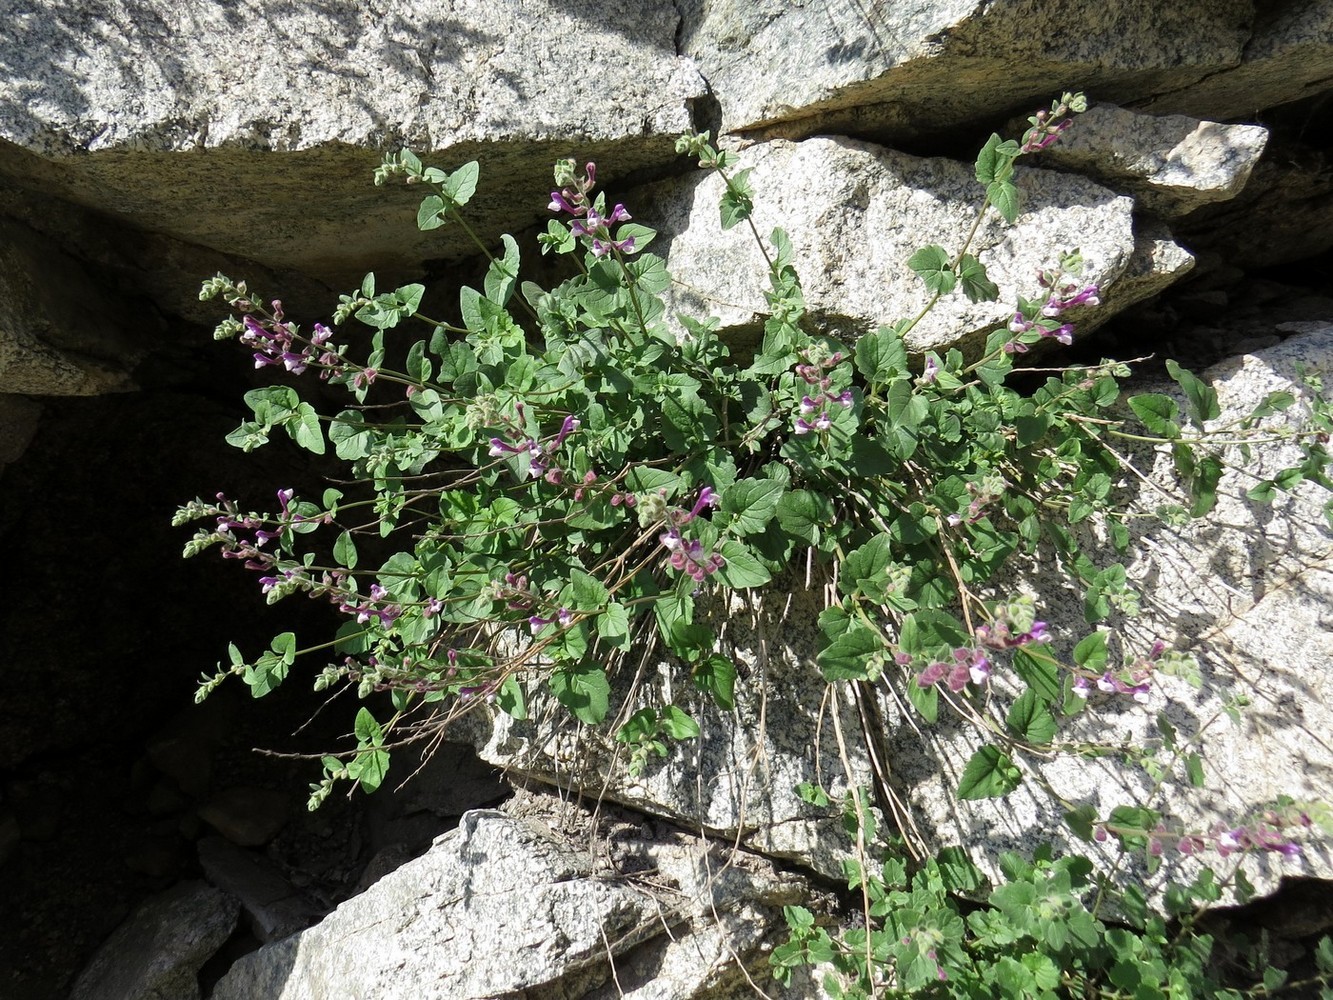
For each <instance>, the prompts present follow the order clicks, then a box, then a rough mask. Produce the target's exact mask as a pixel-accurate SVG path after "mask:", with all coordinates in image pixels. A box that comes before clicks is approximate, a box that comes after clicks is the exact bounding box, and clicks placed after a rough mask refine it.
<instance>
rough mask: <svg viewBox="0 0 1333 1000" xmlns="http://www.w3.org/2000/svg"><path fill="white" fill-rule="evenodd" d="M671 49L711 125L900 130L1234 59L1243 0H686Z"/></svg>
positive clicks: (1132, 94)
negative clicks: (701, 85) (711, 107)
mask: <svg viewBox="0 0 1333 1000" xmlns="http://www.w3.org/2000/svg"><path fill="white" fill-rule="evenodd" d="M685 11H686V16H685V21H684V25H683V30H682V38H683V41H684V45H683V51H684V52H685V53H686V54H687V55H690V56H693V57H694V58H695V59H696V60H697V61H698V63H699V66H700V69H701V71H702V72H703V74H704V76H705V77H706V78H707V79H708V82H709V85H710V87H711V88H712V91H713V93H714V95H716V97H717V99H718V101H719V104H720V117H721V127H722V128H723V129H725V130H731V131H759V132H763V133H767V134H773V133H775V132H777V133H780V134H782V135H784V136H786V137H789V138H799V137H804V136H809V135H814V134H816V133H821V132H847V133H855V134H859V135H867V134H869V135H874V136H876V137H881V138H890V139H902V138H904V137H908V136H913V135H920V134H922V133H929V132H938V131H941V130H945V129H949V128H952V127H956V126H958V125H959V124H961V123H966V122H973V121H976V120H979V119H986V118H988V117H993V116H995V115H997V114H1005V113H1008V112H1012V111H1014V110H1016V109H1019V108H1023V107H1025V106H1026V105H1028V104H1031V106H1032V107H1034V108H1035V107H1040V106H1042V105H1043V104H1046V103H1048V102H1049V101H1050V99H1051V96H1052V95H1054V94H1058V93H1060V91H1061V90H1063V89H1066V88H1068V87H1069V86H1070V81H1072V80H1077V81H1078V82H1079V86H1080V87H1081V88H1082V89H1084V90H1086V91H1088V92H1089V93H1092V94H1095V95H1097V97H1098V98H1099V99H1103V100H1110V101H1114V102H1116V103H1125V102H1126V101H1131V100H1135V99H1142V98H1147V97H1150V96H1152V95H1154V94H1158V93H1162V92H1165V91H1177V90H1183V89H1185V88H1188V87H1189V86H1191V85H1193V84H1195V83H1197V82H1198V81H1200V80H1202V79H1203V78H1205V77H1207V76H1209V75H1211V74H1213V73H1217V72H1220V71H1222V70H1226V69H1230V68H1232V67H1234V66H1236V65H1238V64H1239V63H1240V61H1241V56H1242V47H1243V45H1244V43H1245V40H1246V38H1247V37H1248V29H1249V22H1250V19H1251V15H1252V5H1251V3H1250V2H1249V0H1222V2H1220V3H1219V2H1216V0H1187V2H1182V3H1176V4H1162V3H1157V2H1155V0H1125V2H1120V3H1114V4H1106V3H1100V2H1096V0H1058V2H1054V3H1040V4H1036V3H1027V2H1023V0H998V2H990V3H978V2H976V0H931V2H928V3H913V4H898V3H866V2H864V0H828V2H826V3H818V4H794V3H788V2H786V0H758V2H755V0H711V2H704V0H691V2H690V3H689V4H687V5H686V7H685Z"/></svg>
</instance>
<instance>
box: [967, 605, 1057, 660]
mask: <svg viewBox="0 0 1333 1000" xmlns="http://www.w3.org/2000/svg"><path fill="white" fill-rule="evenodd" d="M973 635H974V637H975V638H976V640H977V642H978V643H980V644H981V645H982V646H986V647H988V648H990V649H1013V648H1015V647H1017V646H1028V645H1031V644H1033V643H1038V642H1050V641H1051V636H1050V633H1049V632H1047V631H1046V623H1045V622H1042V621H1037V620H1036V610H1035V607H1034V605H1033V601H1032V598H1031V597H1028V596H1026V595H1024V596H1023V597H1017V598H1014V599H1013V600H1012V601H1010V602H1009V603H1008V604H1002V605H1000V606H999V607H997V608H996V609H995V618H994V619H993V620H992V621H991V623H990V624H989V625H978V626H977V627H976V629H974V630H973Z"/></svg>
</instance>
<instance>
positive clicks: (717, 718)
mask: <svg viewBox="0 0 1333 1000" xmlns="http://www.w3.org/2000/svg"><path fill="white" fill-rule="evenodd" d="M821 597H822V595H820V594H818V593H816V592H814V591H810V590H805V589H803V588H801V587H800V586H799V584H795V585H793V586H792V588H791V591H790V592H786V590H785V588H783V587H782V586H775V587H773V588H772V590H771V591H767V592H765V593H764V594H762V595H755V596H753V598H752V600H751V601H750V602H749V603H742V602H741V601H740V600H737V601H736V602H735V604H734V605H733V606H732V607H731V608H729V609H727V610H726V611H722V610H721V609H717V611H716V613H714V614H713V615H710V620H712V621H720V620H725V622H726V625H725V627H724V630H723V636H722V640H721V648H722V649H723V650H724V651H725V652H727V653H729V654H730V655H732V656H733V657H734V659H735V660H736V662H737V663H738V664H739V666H740V667H741V669H742V670H743V671H745V672H746V673H747V675H748V676H747V678H746V680H745V681H744V682H743V683H741V682H738V683H737V685H736V696H735V700H736V708H735V711H734V712H730V713H727V712H720V711H718V710H717V709H716V708H715V707H713V706H712V705H711V703H710V702H709V700H708V699H707V698H706V697H705V696H703V695H702V694H700V692H698V691H696V690H693V688H692V687H691V686H689V685H688V684H687V685H683V686H682V685H681V683H680V676H679V671H680V668H679V667H678V666H677V665H675V664H672V663H666V662H662V663H658V664H657V665H656V667H655V668H654V670H653V672H652V674H651V675H650V676H649V677H648V678H647V679H646V680H645V682H644V683H643V684H642V685H641V687H640V694H639V697H638V698H636V699H634V700H632V701H630V702H626V703H625V704H624V705H623V707H622V708H621V709H620V716H622V717H624V718H628V717H629V715H630V714H631V713H632V712H634V711H637V710H638V709H639V708H641V707H643V705H642V704H641V703H640V702H641V701H643V702H647V703H654V702H656V701H657V700H658V699H661V700H662V701H668V700H671V699H672V698H673V697H674V699H675V702H676V703H677V704H679V705H680V706H681V707H682V708H684V709H685V710H686V711H687V712H689V713H690V715H691V716H693V717H694V718H695V719H696V720H698V722H699V724H700V726H701V727H702V729H703V732H702V735H701V737H700V738H699V739H698V740H690V741H686V742H684V743H682V744H680V745H679V746H678V747H677V749H676V750H675V751H674V752H673V753H672V755H671V756H670V757H669V758H668V759H667V760H665V761H662V762H653V763H650V764H649V766H648V767H647V769H646V770H645V771H644V773H643V774H642V775H639V776H638V777H633V776H631V775H629V774H628V772H627V760H626V755H625V749H624V745H623V744H620V743H617V742H616V741H615V740H614V738H613V734H614V729H615V727H614V726H611V727H608V729H607V731H604V730H603V728H600V727H599V728H589V727H586V726H573V725H571V724H569V721H568V717H567V716H566V715H565V714H564V713H563V712H562V711H560V709H559V706H557V705H555V704H554V702H553V700H552V699H551V697H550V695H549V694H548V693H547V692H545V691H544V690H543V691H537V692H533V693H532V694H531V695H530V696H529V714H530V719H529V720H528V721H524V722H516V721H515V720H513V719H511V718H510V717H509V716H507V715H504V714H502V713H498V712H497V713H495V715H494V717H493V719H490V720H488V719H484V718H483V717H481V716H477V717H475V718H469V719H467V720H466V724H468V725H470V726H472V727H474V732H475V734H476V739H477V741H478V744H479V746H478V752H479V753H480V755H481V757H482V758H483V759H485V760H489V761H491V762H492V763H494V764H495V765H497V766H501V767H503V768H504V769H505V770H506V771H508V772H509V773H511V774H515V775H524V776H527V777H530V778H534V779H537V780H541V781H545V782H552V783H555V784H558V785H560V786H562V787H566V788H576V789H579V790H580V791H583V792H585V793H588V794H594V795H598V796H605V797H607V798H609V799H611V800H613V801H616V802H620V803H623V804H625V805H627V806H630V807H631V808H634V809H637V810H639V811H641V812H646V813H649V814H651V815H656V816H666V817H670V818H672V819H674V820H676V821H677V822H680V823H681V824H683V825H685V826H687V827H690V828H699V829H703V830H706V831H709V832H711V833H714V834H717V835H719V836H721V837H724V838H739V839H740V842H741V843H742V844H743V845H744V846H746V847H747V848H749V849H751V850H755V851H759V852H761V853H763V854H766V855H770V856H773V857H780V858H786V859H790V860H793V861H797V862H799V863H800V864H802V865H804V866H807V867H809V868H812V869H814V870H816V871H818V872H821V873H822V874H824V875H826V876H828V877H830V878H837V877H839V876H840V875H841V873H842V862H843V861H844V860H845V859H847V858H849V857H851V856H852V852H853V845H852V843H851V842H850V841H849V840H848V839H847V838H846V836H845V835H844V834H843V833H842V821H841V818H840V817H839V816H838V815H836V814H835V813H833V812H831V811H830V810H829V809H827V808H819V807H816V806H813V805H810V804H809V803H807V802H805V801H804V800H802V799H801V797H800V796H799V795H798V794H797V791H796V788H797V786H798V785H801V784H813V785H822V786H823V787H824V788H826V789H827V790H828V791H829V794H830V795H831V796H832V797H833V798H834V799H835V800H840V799H841V798H842V796H844V795H845V794H846V793H847V791H848V790H849V789H850V788H852V787H855V786H857V785H862V784H866V783H868V782H869V781H870V780H871V777H872V772H871V768H870V763H869V761H868V760H867V758H866V754H865V752H864V750H863V749H862V747H861V746H860V744H859V741H858V740H857V739H856V738H855V734H857V733H859V731H860V720H859V718H858V715H857V710H856V708H855V707H854V706H853V705H852V704H851V703H850V702H848V701H847V700H846V699H845V698H844V699H842V700H840V701H838V702H836V707H835V703H832V702H829V701H827V700H826V690H827V689H826V685H825V683H824V680H823V678H822V676H821V675H820V673H819V671H818V669H817V668H816V667H815V664H814V657H815V652H816V646H815V642H816V632H815V629H814V621H815V618H816V616H817V615H818V612H819V611H820V610H822V608H823V604H822V603H820V602H821ZM650 692H651V693H650ZM621 694H622V697H623V692H622V693H621ZM835 713H836V722H835V721H834V720H835ZM839 732H841V733H842V734H843V736H844V740H845V741H851V742H850V743H849V745H848V759H847V766H844V764H843V762H842V759H841V757H842V755H841V754H840V752H839V746H838V737H839ZM847 767H850V769H851V773H850V775H849V774H848V773H847Z"/></svg>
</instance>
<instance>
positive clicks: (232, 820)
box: [199, 785, 291, 847]
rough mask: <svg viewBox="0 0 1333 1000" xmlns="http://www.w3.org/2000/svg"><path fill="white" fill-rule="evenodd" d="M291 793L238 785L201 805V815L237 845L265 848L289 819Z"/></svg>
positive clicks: (200, 816)
mask: <svg viewBox="0 0 1333 1000" xmlns="http://www.w3.org/2000/svg"><path fill="white" fill-rule="evenodd" d="M289 798H290V796H288V795H285V794H284V793H282V792H278V791H274V790H273V789H271V788H255V787H252V786H249V785H238V786H236V787H233V788H227V789H224V790H223V791H221V792H219V793H218V794H217V795H214V796H213V797H212V798H211V799H209V800H208V801H207V802H205V803H204V804H203V805H202V806H200V807H199V818H200V819H202V820H203V821H204V822H205V823H207V824H208V825H209V826H211V827H212V828H213V829H215V830H217V831H218V833H220V834H222V835H223V836H224V837H226V838H227V839H228V840H230V841H231V842H232V843H233V844H239V845H241V846H242V847H262V846H263V845H264V844H267V843H268V842H269V841H270V840H272V839H273V838H274V837H276V836H277V835H278V831H279V830H281V829H282V828H283V826H284V825H285V824H286V822H287V816H288V814H289V810H290V806H291V802H290V801H289Z"/></svg>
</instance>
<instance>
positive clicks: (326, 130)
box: [0, 0, 705, 283]
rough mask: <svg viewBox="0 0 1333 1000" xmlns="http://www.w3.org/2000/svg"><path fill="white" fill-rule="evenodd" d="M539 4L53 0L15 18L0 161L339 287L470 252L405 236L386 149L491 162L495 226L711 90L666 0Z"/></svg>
mask: <svg viewBox="0 0 1333 1000" xmlns="http://www.w3.org/2000/svg"><path fill="white" fill-rule="evenodd" d="M542 6H543V8H544V9H543V10H542V11H541V12H540V13H539V14H538V12H535V11H532V10H531V9H530V8H527V7H525V5H524V4H523V3H521V2H519V0H505V2H502V3H492V2H486V0H463V2H454V3H443V2H440V0H391V2H388V3H382V4H375V5H370V6H367V5H360V6H355V5H354V6H350V7H338V6H329V5H327V4H321V3H317V2H304V0H303V2H297V3H292V4H286V5H281V6H277V7H272V6H270V7H264V8H262V9H260V8H255V9H253V10H247V11H245V12H242V11H241V10H240V9H236V8H231V7H227V6H221V7H219V6H216V5H212V4H206V3H193V2H192V3H184V4H181V3H168V2H163V0H152V2H148V3H130V2H126V0H111V2H108V3H105V4H101V5H98V6H96V7H93V8H89V7H88V5H86V4H83V3H79V2H74V0H51V2H48V3H44V4H42V5H41V8H40V9H33V10H31V11H20V12H16V13H15V14H14V15H13V16H11V17H9V18H8V19H7V21H6V31H5V35H4V40H3V42H0V67H3V72H0V140H3V142H0V174H8V175H9V176H10V177H11V178H14V179H16V180H18V181H20V182H22V183H23V184H25V185H26V186H28V187H30V188H33V189H35V190H37V191H39V192H40V193H42V194H44V195H54V196H56V197H60V198H63V199H65V200H68V201H72V202H75V203H78V204H83V205H89V206H95V207H97V208H98V209H100V210H102V211H106V212H109V213H110V214H112V215H114V216H117V217H119V218H122V219H132V220H133V222H134V224H135V225H136V226H138V227H140V228H143V229H148V230H152V231H155V232H157V233H160V234H165V235H168V236H171V237H174V238H177V239H180V240H183V241H185V242H187V243H193V244H199V245H201V246H204V247H208V248H212V249H214V250H217V251H221V252H225V253H229V254H232V255H236V256H239V257H245V258H251V259H254V260H257V261H259V262H261V263H266V264H269V265H273V266H279V267H286V268H295V269H298V270H301V271H304V272H306V273H308V274H312V275H316V276H323V277H325V278H328V279H329V280H333V281H335V283H344V282H348V281H353V280H355V281H359V279H360V273H361V272H362V271H364V270H368V269H369V268H370V267H372V266H373V267H379V268H384V269H391V268H393V267H395V266H402V265H404V264H406V263H407V262H411V263H412V264H413V265H416V264H418V263H419V262H420V261H422V260H426V259H431V258H440V257H450V256H455V257H456V256H459V255H460V254H461V253H462V252H472V246H471V244H470V243H469V241H468V240H467V237H466V236H464V235H463V234H462V233H461V232H460V231H458V230H454V229H450V230H445V231H444V232H443V233H440V232H436V233H432V234H429V235H425V234H417V235H415V236H413V235H412V233H411V228H410V227H411V220H412V219H413V217H414V214H415V204H416V200H417V199H415V198H414V197H413V195H412V192H410V191H402V192H399V194H398V195H397V196H396V197H386V196H385V193H384V192H383V191H378V190H376V189H375V188H373V187H372V186H371V183H370V175H371V170H372V168H373V167H374V166H375V165H376V164H377V163H378V161H379V159H380V151H381V150H384V149H393V148H396V147H397V146H400V145H403V144H408V145H411V146H414V147H416V148H417V149H418V150H422V151H427V152H428V155H429V156H430V158H431V160H432V161H434V162H437V163H438V164H439V165H441V166H444V167H446V168H448V169H452V168H453V167H454V166H457V165H459V164H461V163H463V162H465V161H467V160H470V159H473V158H480V159H481V160H482V168H483V177H482V184H481V189H480V190H481V194H480V196H479V197H478V199H477V200H476V201H475V202H474V205H473V207H472V209H471V210H470V211H469V221H470V222H471V223H472V224H473V225H474V226H476V227H477V229H478V230H479V231H480V232H483V233H492V234H496V233H499V232H501V231H503V230H506V229H515V228H521V227H522V226H523V225H526V224H528V223H529V222H530V221H533V220H535V219H536V218H538V217H539V216H540V215H541V213H542V211H543V206H544V205H545V203H546V200H547V199H546V197H545V195H546V194H547V192H548V190H549V184H550V171H551V163H552V162H553V161H554V160H555V159H556V158H557V157H560V156H570V155H573V156H579V157H580V158H590V159H604V160H605V171H604V175H607V176H610V175H612V174H613V173H618V174H620V175H623V174H625V173H628V172H632V171H634V170H636V169H640V168H643V167H646V166H657V165H659V164H660V163H661V162H662V161H663V160H665V159H669V158H670V157H671V155H672V154H671V146H672V142H673V139H674V137H675V135H677V134H679V133H680V132H683V131H686V130H688V129H689V128H690V127H691V125H692V117H691V109H692V102H693V101H694V100H696V99H697V98H700V97H702V96H703V94H704V93H705V89H704V84H703V81H702V80H701V79H700V77H699V75H698V73H697V71H696V70H695V69H694V67H693V64H692V63H691V62H690V61H689V60H686V59H683V58H680V57H678V56H677V55H676V51H675V33H676V29H677V26H678V20H679V19H678V16H677V14H676V12H675V10H674V9H673V8H672V7H671V6H670V5H655V4H649V5H646V6H637V5H636V6H633V7H627V6H625V5H615V4H606V5H601V4H599V5H593V6H585V5H579V6H576V7H570V6H563V7H562V6H555V5H551V6H549V7H547V6H546V5H545V4H543V5H542ZM405 224H406V226H407V227H408V228H407V229H406V230H405V229H404V225H405ZM464 247H466V248H467V250H466V251H464V249H463V248H464Z"/></svg>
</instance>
